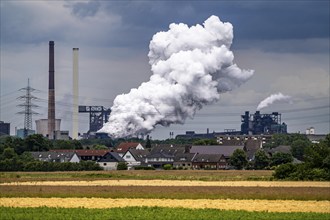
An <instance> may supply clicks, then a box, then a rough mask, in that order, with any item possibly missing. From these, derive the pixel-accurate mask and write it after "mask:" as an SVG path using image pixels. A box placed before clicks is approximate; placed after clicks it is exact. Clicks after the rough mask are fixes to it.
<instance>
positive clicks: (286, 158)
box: [270, 152, 293, 166]
mask: <svg viewBox="0 0 330 220" xmlns="http://www.w3.org/2000/svg"><path fill="white" fill-rule="evenodd" d="M292 161H293V157H292V155H291V154H286V153H282V152H276V153H275V154H273V155H272V157H271V158H270V166H277V165H281V164H286V163H291V162H292Z"/></svg>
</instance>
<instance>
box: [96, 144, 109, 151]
mask: <svg viewBox="0 0 330 220" xmlns="http://www.w3.org/2000/svg"><path fill="white" fill-rule="evenodd" d="M92 149H93V150H108V148H107V146H105V145H101V144H95V145H93V147H92Z"/></svg>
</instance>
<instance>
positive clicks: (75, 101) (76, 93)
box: [72, 48, 79, 139]
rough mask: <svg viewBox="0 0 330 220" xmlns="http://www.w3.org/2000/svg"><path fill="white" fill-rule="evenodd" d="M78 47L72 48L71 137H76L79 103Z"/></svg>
mask: <svg viewBox="0 0 330 220" xmlns="http://www.w3.org/2000/svg"><path fill="white" fill-rule="evenodd" d="M78 60H79V48H73V111H72V112H73V113H72V139H77V138H78V104H79V99H78V96H79V88H78V80H79V63H78Z"/></svg>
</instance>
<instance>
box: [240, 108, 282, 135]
mask: <svg viewBox="0 0 330 220" xmlns="http://www.w3.org/2000/svg"><path fill="white" fill-rule="evenodd" d="M241 117H242V125H241V134H243V135H260V134H286V133H287V125H286V124H285V123H281V114H279V113H278V112H273V113H272V114H260V111H256V113H255V114H249V112H248V111H246V112H245V114H244V115H242V116H241Z"/></svg>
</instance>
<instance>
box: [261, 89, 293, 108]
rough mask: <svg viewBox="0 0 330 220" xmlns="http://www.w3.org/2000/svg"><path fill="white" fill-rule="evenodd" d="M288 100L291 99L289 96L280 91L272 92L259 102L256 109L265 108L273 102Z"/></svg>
mask: <svg viewBox="0 0 330 220" xmlns="http://www.w3.org/2000/svg"><path fill="white" fill-rule="evenodd" d="M290 100H291V96H288V95H283V94H282V93H280V92H279V93H277V94H272V95H270V96H268V97H267V98H265V99H264V100H262V101H261V102H260V103H259V105H258V107H257V110H261V109H263V108H266V107H268V106H269V105H271V104H273V103H275V102H289V101H290Z"/></svg>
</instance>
